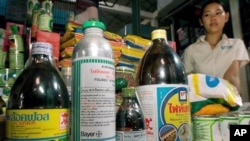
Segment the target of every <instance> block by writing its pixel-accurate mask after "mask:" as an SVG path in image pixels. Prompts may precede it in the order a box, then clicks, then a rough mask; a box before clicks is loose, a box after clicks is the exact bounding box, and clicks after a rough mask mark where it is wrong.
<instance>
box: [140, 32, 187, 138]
mask: <svg viewBox="0 0 250 141" xmlns="http://www.w3.org/2000/svg"><path fill="white" fill-rule="evenodd" d="M166 35H167V34H166V30H163V29H156V30H154V31H152V42H153V43H152V45H151V47H150V48H149V49H148V50H147V52H146V53H145V55H144V57H143V58H142V60H141V64H140V68H139V72H138V83H137V87H136V89H137V92H138V96H139V97H140V99H141V101H142V103H141V104H142V109H143V112H144V116H145V121H146V129H147V140H148V141H152V140H154V141H157V140H165V139H167V138H173V139H174V140H182V139H187V140H190V139H191V131H190V129H191V128H190V124H191V113H190V102H189V95H188V85H187V76H186V72H185V68H184V66H183V64H182V62H181V59H180V58H179V56H178V55H177V54H176V53H175V52H174V50H173V49H172V48H171V47H169V45H168V43H167V37H166ZM184 127H185V128H184ZM186 127H188V128H186ZM183 129H185V130H186V129H189V130H188V131H185V132H180V131H183ZM168 131H169V132H168ZM170 133H171V134H172V136H171V137H170V136H168V135H170Z"/></svg>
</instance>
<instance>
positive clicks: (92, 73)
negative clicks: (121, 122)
mask: <svg viewBox="0 0 250 141" xmlns="http://www.w3.org/2000/svg"><path fill="white" fill-rule="evenodd" d="M73 68H74V69H73V85H72V86H73V87H72V92H73V93H72V102H73V103H72V104H73V109H75V111H77V112H75V111H73V115H72V116H73V118H72V122H73V126H75V127H73V129H72V130H74V132H73V134H74V135H73V140H77V141H80V140H84V139H87V140H88V141H90V140H95V141H97V140H98V141H99V140H100V141H103V140H115V68H114V60H113V59H109V58H105V57H82V58H80V59H77V60H74V61H73Z"/></svg>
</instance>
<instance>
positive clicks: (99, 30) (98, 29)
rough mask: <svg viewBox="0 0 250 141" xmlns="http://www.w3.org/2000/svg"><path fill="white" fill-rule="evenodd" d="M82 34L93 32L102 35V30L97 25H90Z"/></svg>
mask: <svg viewBox="0 0 250 141" xmlns="http://www.w3.org/2000/svg"><path fill="white" fill-rule="evenodd" d="M84 34H95V35H100V36H103V30H102V29H100V28H97V27H91V28H87V29H85V30H84Z"/></svg>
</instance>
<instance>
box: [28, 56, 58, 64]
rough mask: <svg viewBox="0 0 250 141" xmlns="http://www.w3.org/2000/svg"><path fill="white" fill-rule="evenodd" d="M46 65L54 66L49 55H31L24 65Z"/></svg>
mask: <svg viewBox="0 0 250 141" xmlns="http://www.w3.org/2000/svg"><path fill="white" fill-rule="evenodd" d="M41 63H43V64H48V65H52V66H54V61H53V57H52V56H51V55H44V54H33V55H32V56H31V57H30V58H29V60H28V63H27V64H26V67H27V66H30V65H32V64H41Z"/></svg>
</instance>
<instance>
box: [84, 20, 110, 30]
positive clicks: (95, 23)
mask: <svg viewBox="0 0 250 141" xmlns="http://www.w3.org/2000/svg"><path fill="white" fill-rule="evenodd" d="M82 27H83V30H85V29H86V28H90V27H98V28H100V29H102V30H106V26H105V25H104V23H103V22H101V21H98V20H89V21H86V22H84V23H83V25H82Z"/></svg>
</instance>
